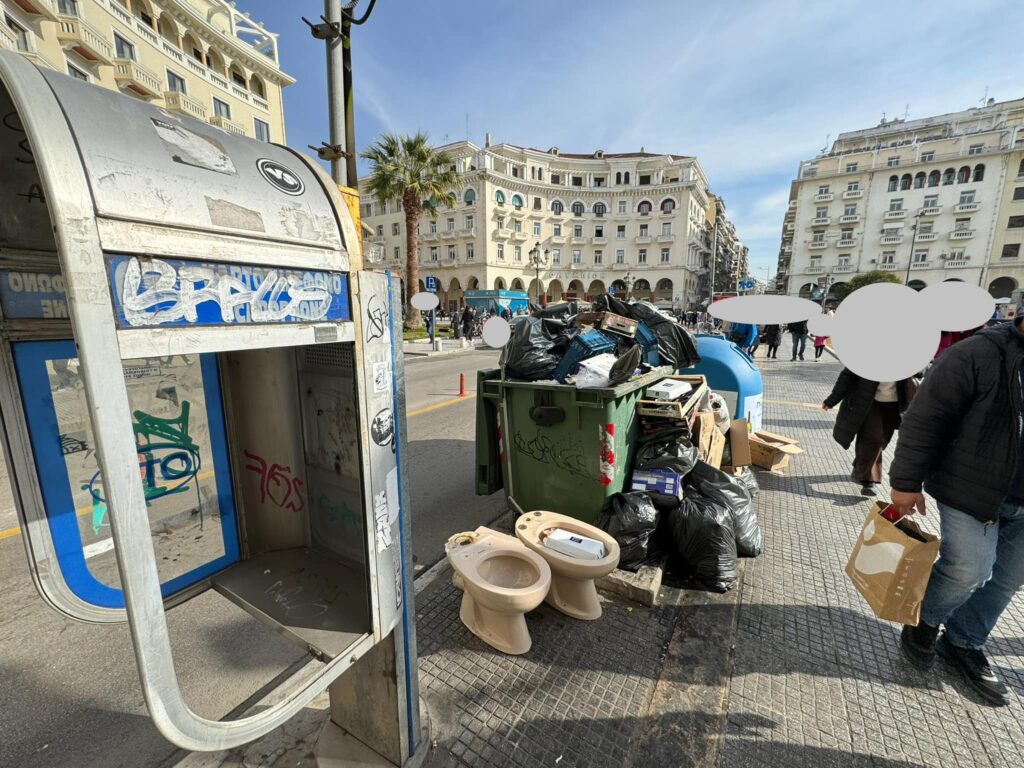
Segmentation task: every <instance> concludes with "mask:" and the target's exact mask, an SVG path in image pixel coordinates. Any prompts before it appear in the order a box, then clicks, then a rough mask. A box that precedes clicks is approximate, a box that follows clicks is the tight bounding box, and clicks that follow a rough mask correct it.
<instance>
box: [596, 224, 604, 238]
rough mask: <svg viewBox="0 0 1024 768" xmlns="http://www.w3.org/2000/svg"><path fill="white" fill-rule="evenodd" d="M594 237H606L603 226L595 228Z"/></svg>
mask: <svg viewBox="0 0 1024 768" xmlns="http://www.w3.org/2000/svg"><path fill="white" fill-rule="evenodd" d="M594 237H604V227H603V226H596V227H594Z"/></svg>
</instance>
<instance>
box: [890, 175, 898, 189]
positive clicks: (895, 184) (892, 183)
mask: <svg viewBox="0 0 1024 768" xmlns="http://www.w3.org/2000/svg"><path fill="white" fill-rule="evenodd" d="M899 188H900V177H899V176H890V177H889V191H890V192H895V191H896V190H897V189H899Z"/></svg>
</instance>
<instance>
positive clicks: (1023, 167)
mask: <svg viewBox="0 0 1024 768" xmlns="http://www.w3.org/2000/svg"><path fill="white" fill-rule="evenodd" d="M1017 175H1018V176H1024V160H1021V161H1020V165H1019V166H1018V167H1017Z"/></svg>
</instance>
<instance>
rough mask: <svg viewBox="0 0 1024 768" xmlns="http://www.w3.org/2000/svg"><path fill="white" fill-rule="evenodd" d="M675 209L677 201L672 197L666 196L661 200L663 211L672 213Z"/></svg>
mask: <svg viewBox="0 0 1024 768" xmlns="http://www.w3.org/2000/svg"><path fill="white" fill-rule="evenodd" d="M675 209H676V201H675V200H673V199H672V198H671V197H666V198H665V199H664V200H662V201H661V212H662V213H672V211H674V210H675Z"/></svg>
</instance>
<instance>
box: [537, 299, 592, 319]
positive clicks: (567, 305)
mask: <svg viewBox="0 0 1024 768" xmlns="http://www.w3.org/2000/svg"><path fill="white" fill-rule="evenodd" d="M579 311H580V305H579V304H577V303H576V302H575V301H563V302H561V303H559V304H548V305H547V306H546V307H539V306H537V305H536V304H533V303H531V304H530V314H531V315H532V316H533V317H554V318H557V319H558V320H568V319H569V318H572V317H576V315H577V314H579Z"/></svg>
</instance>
